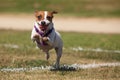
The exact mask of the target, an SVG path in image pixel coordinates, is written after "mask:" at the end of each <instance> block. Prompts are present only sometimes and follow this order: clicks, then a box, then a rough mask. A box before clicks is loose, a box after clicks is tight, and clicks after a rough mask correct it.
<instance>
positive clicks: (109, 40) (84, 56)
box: [0, 30, 120, 80]
mask: <svg viewBox="0 0 120 80" xmlns="http://www.w3.org/2000/svg"><path fill="white" fill-rule="evenodd" d="M60 33H61V36H62V38H63V42H64V48H65V49H64V50H63V56H62V58H61V64H74V63H78V64H90V63H93V62H95V63H105V62H120V54H119V53H112V52H111V53H105V52H91V51H78V52H76V51H73V50H71V49H70V48H71V47H78V46H81V47H83V48H102V49H108V50H120V34H94V33H76V32H60ZM30 34H31V32H30V31H14V30H0V68H6V67H7V68H9V67H12V68H14V67H35V66H41V65H52V64H53V63H54V62H55V57H56V54H55V51H54V50H51V51H50V55H51V57H50V59H49V61H46V60H45V54H44V53H43V52H41V51H40V50H39V49H36V48H35V44H34V43H32V41H31V40H30ZM4 44H14V45H18V46H19V48H11V47H5V46H4ZM119 74H120V67H119V66H118V67H101V68H95V69H85V70H83V69H81V70H78V71H71V72H70V71H68V72H67V71H53V72H52V71H44V70H38V71H30V72H29V71H28V72H27V71H25V72H1V71H0V79H2V80H8V79H9V80H33V79H35V80H40V79H42V80H48V79H49V80H93V79H94V80H96V79H97V80H118V79H120V75H119Z"/></svg>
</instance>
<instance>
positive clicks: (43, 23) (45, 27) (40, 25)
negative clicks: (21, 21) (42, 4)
mask: <svg viewBox="0 0 120 80" xmlns="http://www.w3.org/2000/svg"><path fill="white" fill-rule="evenodd" d="M49 24H50V23H48V22H45V21H41V22H38V25H39V27H40V29H41V30H42V31H45V30H47V28H48V26H49Z"/></svg>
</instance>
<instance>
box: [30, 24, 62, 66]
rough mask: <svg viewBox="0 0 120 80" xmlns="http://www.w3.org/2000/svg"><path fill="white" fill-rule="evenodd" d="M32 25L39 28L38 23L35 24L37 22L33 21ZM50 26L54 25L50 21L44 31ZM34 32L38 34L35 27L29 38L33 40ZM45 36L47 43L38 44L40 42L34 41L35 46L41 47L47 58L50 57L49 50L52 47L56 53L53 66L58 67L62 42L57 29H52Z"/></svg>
mask: <svg viewBox="0 0 120 80" xmlns="http://www.w3.org/2000/svg"><path fill="white" fill-rule="evenodd" d="M34 25H35V26H36V27H37V28H38V29H39V25H38V24H37V22H35V24H34ZM52 27H54V25H53V23H50V24H49V26H48V29H47V30H46V32H47V31H48V30H50V29H51V28H52ZM39 30H40V29H39ZM40 31H41V30H40ZM36 34H37V35H39V34H38V33H37V32H36V31H35V28H33V29H32V33H31V39H32V40H33V41H35V40H36V39H35V38H34V36H35V35H36ZM39 36H40V35H39ZM40 37H41V36H40ZM47 38H48V41H47V43H48V45H40V44H37V43H36V45H37V47H39V48H40V49H42V50H43V51H44V52H45V53H46V59H48V58H49V57H50V56H49V50H50V49H53V48H54V49H55V51H56V54H57V58H56V63H55V67H56V68H59V62H60V58H61V55H62V47H63V42H62V39H61V36H60V34H59V33H58V32H57V31H55V29H53V30H52V32H51V33H50V34H49V35H48V36H47Z"/></svg>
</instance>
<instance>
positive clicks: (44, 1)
mask: <svg viewBox="0 0 120 80" xmlns="http://www.w3.org/2000/svg"><path fill="white" fill-rule="evenodd" d="M35 10H50V11H51V10H56V11H58V12H60V13H61V14H71V15H73V16H84V17H88V16H102V17H103V16H120V0H0V12H1V13H3V12H5V13H7V12H9V13H33V12H34V11H35Z"/></svg>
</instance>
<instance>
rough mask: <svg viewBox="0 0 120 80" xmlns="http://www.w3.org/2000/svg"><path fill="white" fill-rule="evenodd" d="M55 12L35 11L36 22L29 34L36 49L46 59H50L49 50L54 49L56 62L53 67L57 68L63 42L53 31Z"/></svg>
mask: <svg viewBox="0 0 120 80" xmlns="http://www.w3.org/2000/svg"><path fill="white" fill-rule="evenodd" d="M54 14H57V12H56V11H51V12H50V11H35V17H36V21H35V23H34V27H33V29H32V32H31V39H32V41H33V42H35V43H36V45H37V47H38V48H40V49H41V50H42V51H43V52H45V53H46V59H47V60H48V59H49V58H50V55H49V50H51V49H55V51H56V55H57V58H56V62H55V65H54V67H55V68H59V66H60V58H61V56H62V48H63V41H62V39H61V36H60V34H59V33H58V32H57V31H56V30H55V28H54V24H53V21H52V20H53V17H54Z"/></svg>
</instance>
